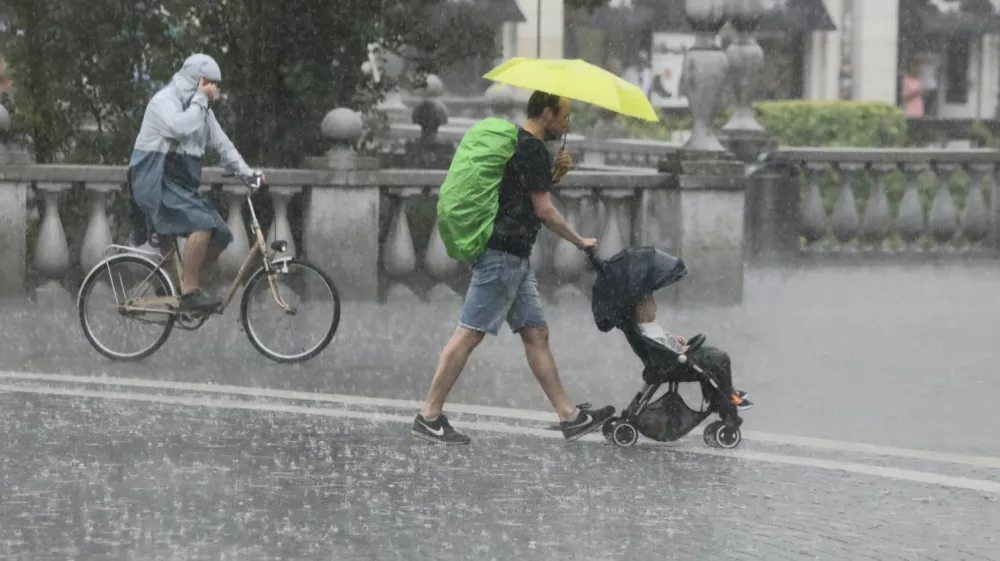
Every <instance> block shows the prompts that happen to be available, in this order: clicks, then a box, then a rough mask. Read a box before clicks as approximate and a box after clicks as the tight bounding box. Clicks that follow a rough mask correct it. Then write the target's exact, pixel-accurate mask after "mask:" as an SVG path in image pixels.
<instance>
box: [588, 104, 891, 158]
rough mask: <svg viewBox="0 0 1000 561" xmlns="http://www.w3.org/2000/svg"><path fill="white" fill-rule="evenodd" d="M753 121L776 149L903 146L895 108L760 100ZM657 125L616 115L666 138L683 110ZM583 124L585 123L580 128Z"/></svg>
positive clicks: (685, 118)
mask: <svg viewBox="0 0 1000 561" xmlns="http://www.w3.org/2000/svg"><path fill="white" fill-rule="evenodd" d="M754 109H755V110H756V113H757V120H758V121H759V122H760V123H761V124H762V125H764V127H765V128H767V130H768V132H770V133H771V134H773V135H774V136H775V137H776V139H777V141H778V143H779V144H780V145H782V146H842V147H848V146H850V147H859V148H862V147H879V148H889V147H902V146H905V145H906V144H907V129H906V119H905V118H903V113H902V111H900V110H899V108H897V107H895V106H892V105H889V104H887V103H882V102H865V101H805V100H791V101H764V102H760V103H757V104H755V105H754ZM732 112H733V108H732V107H726V108H725V109H723V110H722V111H720V112H719V113H718V114H716V116H715V119H714V122H715V125H716V126H717V127H721V126H722V125H724V124H725V123H726V121H728V120H729V118H730V116H732ZM658 113H659V114H660V122H659V123H651V122H649V121H643V120H640V119H633V118H630V117H625V116H619V117H618V118H617V119H618V122H619V123H620V124H621V125H622V126H623V127H624V128H625V130H626V131H628V134H629V136H630V137H631V138H640V139H647V140H670V139H671V138H672V136H673V135H674V133H676V132H679V131H684V130H689V129H690V128H691V116H690V114H687V113H686V112H679V111H663V110H660V111H658ZM596 121H597V110H596V109H594V108H593V107H592V106H588V105H584V104H580V105H579V106H574V108H573V125H574V127H576V128H577V129H578V130H583V129H585V128H586V127H587V126H588V125H587V124H590V125H592V123H594V122H596ZM585 123H586V124H585Z"/></svg>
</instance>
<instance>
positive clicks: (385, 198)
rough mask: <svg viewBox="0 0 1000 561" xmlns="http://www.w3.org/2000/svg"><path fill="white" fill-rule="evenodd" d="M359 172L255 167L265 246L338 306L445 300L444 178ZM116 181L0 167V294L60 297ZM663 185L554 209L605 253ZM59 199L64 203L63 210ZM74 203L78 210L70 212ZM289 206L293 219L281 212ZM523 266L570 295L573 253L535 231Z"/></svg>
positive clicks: (240, 235) (602, 180) (243, 229)
mask: <svg viewBox="0 0 1000 561" xmlns="http://www.w3.org/2000/svg"><path fill="white" fill-rule="evenodd" d="M361 163H363V160H359V161H356V162H355V166H354V167H351V168H345V167H342V168H341V169H265V170H264V171H265V173H266V175H267V178H268V183H269V187H268V189H267V190H266V191H265V192H263V193H260V194H258V195H257V196H255V204H256V205H257V209H258V211H259V213H260V215H262V216H263V217H264V219H262V226H263V227H264V230H265V234H266V237H267V239H268V240H273V239H284V240H286V241H288V242H289V247H288V250H287V252H288V253H289V254H292V255H304V256H305V257H307V258H309V259H312V260H314V261H316V262H317V263H319V264H321V265H322V266H324V267H325V268H327V269H328V270H329V271H330V272H331V273H332V274H333V275H334V277H335V279H336V281H337V283H338V286H339V287H340V288H341V291H342V293H343V295H344V297H345V299H349V300H351V299H358V300H382V299H384V298H389V299H398V298H400V297H413V296H415V295H419V297H420V298H432V299H434V298H439V297H440V296H441V295H442V294H443V295H448V296H457V291H459V290H462V287H461V286H460V285H461V283H462V274H463V273H464V272H465V271H466V270H467V265H465V264H460V263H457V262H455V261H453V260H451V259H449V258H448V256H447V254H446V252H445V251H444V246H443V244H442V242H441V240H440V237H439V236H438V233H437V228H436V225H435V224H434V222H433V220H434V208H435V203H436V193H437V189H438V188H439V187H440V185H441V183H442V182H443V181H444V176H445V173H446V172H445V171H443V170H410V169H374V168H371V167H366V166H364V165H359V164H361ZM125 173H126V170H125V168H124V167H121V166H80V165H61V164H60V165H16V166H0V196H2V197H3V198H4V200H11V199H14V200H20V201H23V202H22V203H21V204H22V205H23V206H24V208H25V211H24V212H6V211H5V214H4V216H5V217H6V218H7V220H6V221H5V224H4V226H5V227H4V233H5V235H6V236H7V238H6V239H5V243H4V244H3V245H2V246H0V257H2V258H3V259H4V261H5V263H6V265H5V267H4V269H3V272H2V274H0V290H2V291H3V292H6V293H12V292H13V293H17V292H23V291H24V290H25V289H29V290H31V291H32V293H34V294H40V293H45V294H55V295H57V296H55V297H57V298H59V299H62V300H64V301H65V300H67V298H68V297H69V295H70V294H72V292H73V291H74V290H75V289H76V288H77V287H78V285H79V282H80V281H82V278H83V276H84V275H85V274H86V272H87V271H89V270H90V269H91V268H92V267H93V266H94V265H95V264H97V263H98V262H99V261H100V260H101V259H103V257H104V255H105V248H107V246H108V245H109V244H111V243H124V242H125V239H126V236H127V227H126V226H125V221H126V216H125V208H126V206H125V204H124V202H125V200H126V198H125V193H124V189H125V186H124V179H125ZM221 174H222V170H221V169H218V168H208V169H206V171H205V175H204V182H203V186H202V192H203V193H205V194H208V195H209V196H210V197H211V198H213V200H214V201H215V202H216V204H217V205H218V206H219V210H220V213H221V214H222V215H223V216H224V217H225V218H226V220H227V223H228V225H229V227H230V228H231V229H232V231H233V234H234V241H233V243H232V244H231V245H230V246H229V247H228V248H227V249H226V251H225V252H223V254H222V255H221V256H220V258H219V261H218V264H217V271H215V275H216V276H217V277H218V278H217V280H218V282H219V283H221V282H228V281H229V280H231V279H232V278H233V276H235V274H236V272H237V271H238V269H239V266H240V265H241V264H242V261H243V259H244V258H245V256H246V254H247V251H248V250H249V244H250V241H249V240H250V239H251V238H250V233H249V231H248V226H247V222H246V211H245V210H244V205H245V202H244V197H245V195H246V189H245V187H243V186H242V185H241V184H238V183H236V182H235V181H234V180H232V179H223V178H222V176H221ZM663 180H664V176H662V175H660V174H657V173H656V172H655V171H653V170H645V171H642V170H633V171H631V172H628V173H622V172H613V173H612V172H603V173H602V172H576V173H574V174H571V175H570V176H569V177H567V178H565V179H564V180H563V182H562V185H561V188H560V190H559V196H558V198H559V204H560V206H562V207H563V208H564V210H565V211H566V216H567V218H568V220H570V222H571V223H572V224H573V225H574V226H576V227H578V228H579V229H580V231H581V232H584V233H586V234H588V235H593V236H598V237H600V238H601V239H602V240H604V243H603V244H602V252H603V253H604V254H606V255H610V253H609V252H614V251H617V250H619V249H621V248H622V247H625V246H626V245H628V244H631V243H634V241H635V239H636V237H635V234H634V233H633V230H632V227H631V225H630V219H631V218H630V217H631V214H632V212H633V209H632V207H631V204H632V203H631V201H634V200H635V195H636V192H637V190H640V189H649V188H656V187H657V186H659V185H661V184H662V183H663ZM69 199H72V200H73V201H74V202H75V203H76V204H75V205H68V204H66V203H67V201H68V200H69ZM296 199H297V201H296ZM83 200H86V201H87V203H86V204H84V205H81V204H79V203H80V201H83ZM112 201H114V204H112ZM293 201H295V202H296V203H297V204H296V205H294V206H296V207H297V208H298V212H295V213H292V212H290V208H291V207H292V206H293ZM421 205H422V209H418V210H422V211H423V214H422V215H421V214H420V213H418V216H417V218H416V219H415V224H413V225H411V224H410V222H411V220H410V219H409V218H408V216H407V212H406V211H407V209H408V208H416V207H418V206H421ZM111 207H113V210H109V208H111ZM33 209H37V211H38V212H34V213H33V212H32V210H33ZM421 217H422V218H423V222H421ZM533 261H534V262H535V263H536V265H537V267H538V271H539V276H540V277H541V278H542V279H543V280H544V284H545V286H546V289H547V290H548V288H549V287H551V288H552V290H551V291H549V292H551V293H552V294H554V292H555V289H556V288H558V287H564V288H565V286H564V285H572V284H573V283H577V284H576V286H577V288H576V292H579V290H580V286H582V285H580V284H579V283H580V281H581V278H582V277H583V274H584V263H585V262H584V260H583V255H582V254H581V253H580V252H579V251H578V250H576V248H574V247H572V246H571V245H569V244H568V243H566V242H564V241H561V240H559V241H557V240H556V239H554V238H553V236H551V235H550V234H548V233H547V232H546V233H545V235H543V236H541V238H540V241H539V244H538V249H537V250H536V253H535V256H534V258H533ZM566 290H569V289H565V290H563V292H566Z"/></svg>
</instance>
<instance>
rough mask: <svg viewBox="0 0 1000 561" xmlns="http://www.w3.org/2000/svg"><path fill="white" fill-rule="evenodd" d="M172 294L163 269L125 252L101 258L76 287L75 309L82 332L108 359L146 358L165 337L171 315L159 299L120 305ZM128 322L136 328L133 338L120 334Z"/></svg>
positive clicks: (126, 328)
mask: <svg viewBox="0 0 1000 561" xmlns="http://www.w3.org/2000/svg"><path fill="white" fill-rule="evenodd" d="M154 271H155V272H154ZM172 295H174V290H173V285H172V284H171V282H170V278H169V277H168V276H167V274H166V273H165V272H164V271H163V270H162V269H157V268H156V266H155V265H154V264H152V263H151V262H150V261H148V260H146V259H144V258H142V257H139V256H136V255H127V254H126V255H116V256H114V257H111V258H109V259H107V260H105V261H102V262H101V263H100V264H99V265H97V266H96V267H94V269H93V270H92V271H91V272H90V274H89V275H88V276H87V278H86V279H85V280H84V282H83V286H81V287H80V298H79V301H78V309H79V313H80V325H81V326H82V327H83V335H84V336H85V337H86V338H87V341H89V342H90V344H91V345H92V346H93V347H94V348H95V349H97V351H98V352H99V353H101V354H102V355H104V356H106V357H108V358H110V359H113V360H122V361H127V360H141V359H143V358H146V357H147V356H149V355H151V354H153V353H154V352H156V351H157V349H159V348H160V347H161V346H163V343H165V342H166V341H167V338H169V337H170V332H171V331H172V330H173V328H174V320H175V317H174V315H173V314H171V313H169V312H168V310H169V308H168V307H167V306H166V305H164V304H150V305H143V306H141V307H143V308H148V309H147V310H145V311H141V310H126V309H125V308H124V307H123V306H122V304H124V303H125V302H126V301H127V300H133V299H145V298H154V297H158V296H172ZM161 309H162V310H163V311H152V310H161ZM115 325H117V327H115ZM133 328H135V329H136V330H137V331H139V332H141V333H140V334H139V337H137V338H136V340H135V341H134V342H133V341H128V340H127V339H128V338H127V337H126V331H130V330H131V329H133ZM119 333H120V335H119Z"/></svg>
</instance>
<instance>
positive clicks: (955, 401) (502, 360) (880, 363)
mask: <svg viewBox="0 0 1000 561" xmlns="http://www.w3.org/2000/svg"><path fill="white" fill-rule="evenodd" d="M998 286H1000V268H997V267H990V266H956V265H953V264H944V265H941V266H940V267H921V268H918V269H915V270H907V269H901V268H891V267H882V268H877V269H855V270H845V271H806V272H797V273H794V274H780V273H764V272H752V273H750V274H749V275H748V279H747V287H746V303H745V305H744V306H743V307H742V308H740V309H733V310H691V311H676V312H671V311H670V310H668V309H666V308H665V307H663V306H661V309H660V318H659V321H660V322H661V323H662V324H663V325H664V326H665V327H666V328H667V329H669V330H672V331H675V332H677V333H682V334H689V335H690V334H693V333H696V332H699V331H702V332H705V333H706V334H707V335H708V338H709V339H708V344H711V345H715V346H718V347H721V348H722V349H724V350H726V351H728V352H729V353H730V355H731V356H732V360H733V365H734V370H735V373H734V380H735V382H736V385H737V386H738V387H740V388H742V389H746V390H748V391H750V392H751V393H752V398H751V399H753V401H755V402H756V403H758V404H759V405H758V407H757V408H755V409H754V410H753V415H752V417H751V420H750V421H749V423H750V425H749V427H748V429H752V430H762V431H772V432H780V433H788V434H795V435H801V436H809V437H821V438H830V439H837V440H847V441H852V442H867V443H872V444H878V445H883V446H902V447H907V448H926V449H932V450H941V451H952V452H961V453H975V454H988V455H994V456H1000V439H996V438H994V436H993V434H992V427H993V425H994V424H995V420H996V415H995V401H996V396H997V395H1000V394H998V392H1000V390H998V384H997V377H996V371H997V369H996V364H997V362H998V359H1000V350H997V347H996V341H997V335H996V331H997V328H996V325H997V323H998V321H1000V319H998V318H1000V298H997V297H996V293H997V287H998ZM668 290H669V289H668ZM459 306H460V305H459V304H458V303H453V304H435V305H432V304H395V305H391V306H386V307H381V308H380V307H375V306H363V305H353V306H352V305H348V306H345V308H344V312H343V318H342V321H341V328H340V330H339V332H338V335H337V337H336V339H335V340H334V342H333V344H332V345H331V347H330V348H329V349H327V351H325V352H324V353H323V354H322V355H320V356H319V357H317V358H315V359H313V360H312V361H310V362H308V363H306V364H303V365H297V366H283V365H277V364H274V363H272V362H270V361H268V360H267V359H265V358H264V357H262V356H260V355H259V354H258V353H257V352H256V351H255V350H254V349H253V348H252V347H251V346H250V343H249V342H248V341H247V338H246V336H245V334H243V333H242V332H241V331H240V330H239V324H238V320H237V316H236V309H235V307H234V308H231V309H230V310H229V311H228V312H227V315H226V316H224V317H218V318H213V319H212V320H211V321H210V322H209V323H208V324H207V325H205V326H204V327H203V328H202V329H201V330H200V331H197V332H193V333H189V332H184V331H180V330H174V334H173V335H172V336H171V339H170V340H169V341H168V342H167V344H166V345H165V346H164V347H163V348H162V349H161V350H160V351H159V352H158V353H157V354H156V355H154V356H152V357H150V358H149V359H147V360H145V361H143V362H142V363H139V364H121V363H114V362H111V361H109V360H106V359H104V358H103V357H102V356H100V355H99V354H97V352H96V351H94V350H93V349H92V348H91V347H90V346H89V345H88V343H87V342H86V341H85V340H84V338H83V336H82V334H81V331H80V327H79V321H78V319H77V317H76V314H75V313H67V314H64V315H58V316H52V315H47V314H46V315H43V314H39V313H38V312H36V311H34V310H33V309H32V308H30V307H28V306H26V305H24V304H16V305H15V304H7V305H4V306H2V307H3V308H4V310H5V317H4V321H3V322H2V324H0V337H2V338H3V340H4V346H5V349H4V352H3V353H2V354H0V369H7V370H18V371H33V372H47V373H51V372H66V373H75V374H85V375H91V374H96V375H101V374H105V373H106V374H108V375H120V376H135V377H146V378H150V379H156V380H175V381H185V382H209V383H218V384H233V385H248V386H254V387H268V388H281V389H295V390H309V391H322V392H332V393H343V394H352V395H364V396H374V397H385V398H396V399H412V400H422V399H423V397H424V393H425V391H426V388H427V385H428V384H429V382H430V378H431V375H432V373H433V369H434V364H435V362H436V360H437V356H438V353H439V352H440V349H441V347H442V346H443V345H444V343H445V342H446V341H447V339H448V336H449V335H450V334H451V332H452V330H453V329H454V326H455V322H456V318H457V315H458V309H459ZM547 314H548V316H549V322H550V326H551V331H552V335H551V342H552V347H553V353H554V354H555V358H556V362H557V363H558V365H559V368H560V371H561V372H562V374H563V378H564V382H565V384H566V386H567V390H568V391H569V393H570V397H571V398H573V399H574V400H577V401H592V402H595V404H596V403H598V402H601V403H603V402H605V401H613V402H614V403H615V404H616V405H617V406H618V407H622V406H624V405H625V404H627V402H628V401H629V400H630V399H631V397H632V396H633V395H634V393H635V392H636V391H638V389H639V387H640V385H641V379H640V371H641V364H640V362H639V361H638V359H637V358H636V357H635V356H634V355H633V354H632V352H631V350H630V349H629V347H628V345H627V343H626V342H625V340H624V337H622V336H621V335H620V334H619V333H609V334H604V333H600V332H599V331H598V330H597V329H596V328H595V327H594V324H593V320H592V319H591V316H590V313H589V304H588V303H587V302H586V301H583V300H581V301H579V302H564V303H562V304H561V305H559V306H549V307H548V309H547ZM452 400H453V401H454V402H460V403H473V404H483V405H496V406H503V407H516V408H525V409H542V410H548V409H549V405H548V402H547V401H546V400H545V398H544V396H543V395H542V393H541V391H540V389H539V387H538V384H537V382H535V380H534V377H533V376H532V375H531V373H530V371H529V370H528V368H527V364H526V362H525V359H524V354H523V351H522V350H521V345H520V342H519V340H518V339H517V338H516V337H515V336H514V335H512V334H511V333H510V332H509V331H508V330H507V328H506V327H504V329H503V330H502V331H501V333H500V336H498V337H488V338H487V339H486V340H485V342H484V344H483V345H481V346H480V348H479V349H477V350H476V352H475V353H474V354H473V356H472V358H471V359H470V361H469V364H468V366H467V369H466V372H465V373H464V374H463V376H462V378H460V379H459V381H458V383H457V385H456V387H455V389H454V393H453V397H452Z"/></svg>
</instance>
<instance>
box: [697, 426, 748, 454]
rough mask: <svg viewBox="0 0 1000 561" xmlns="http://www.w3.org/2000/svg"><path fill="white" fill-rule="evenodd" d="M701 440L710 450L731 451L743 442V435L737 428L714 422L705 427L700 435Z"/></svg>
mask: <svg viewBox="0 0 1000 561" xmlns="http://www.w3.org/2000/svg"><path fill="white" fill-rule="evenodd" d="M702 440H704V441H705V444H707V445H708V446H710V447H712V448H723V449H725V450H732V449H734V448H736V447H737V446H739V445H740V442H742V441H743V433H742V431H740V428H739V427H735V426H732V425H729V424H726V423H724V422H722V421H715V422H714V423H711V424H709V425H708V426H707V427H705V432H704V433H702Z"/></svg>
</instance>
